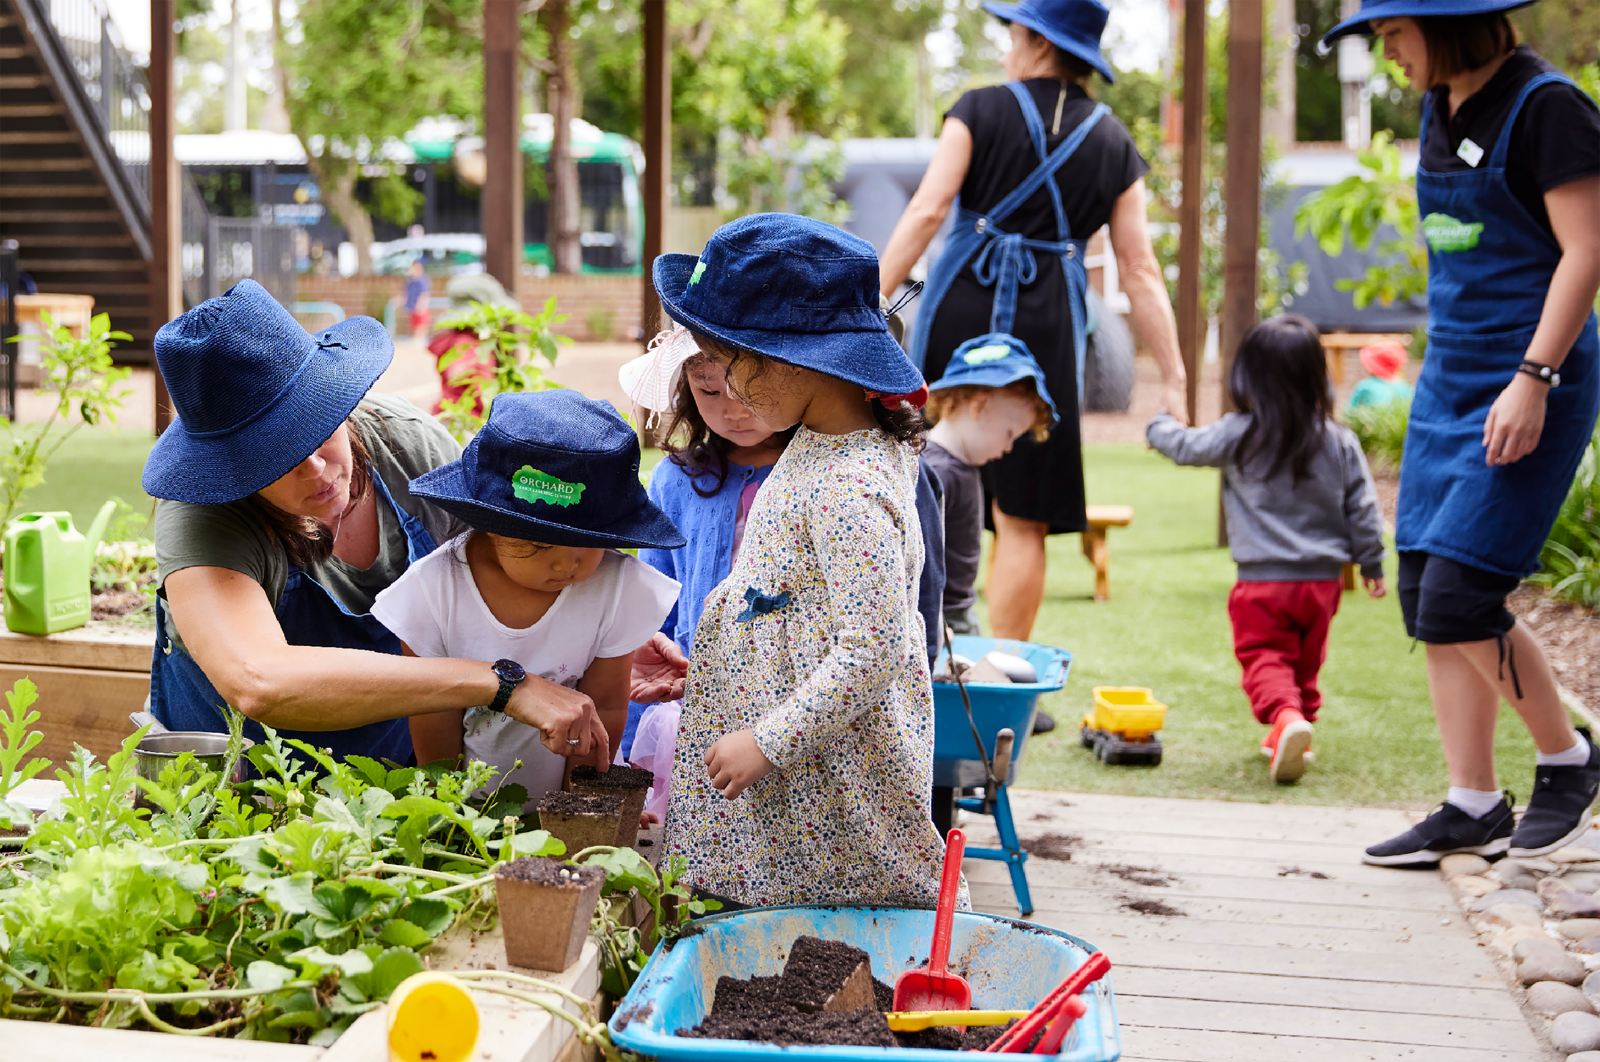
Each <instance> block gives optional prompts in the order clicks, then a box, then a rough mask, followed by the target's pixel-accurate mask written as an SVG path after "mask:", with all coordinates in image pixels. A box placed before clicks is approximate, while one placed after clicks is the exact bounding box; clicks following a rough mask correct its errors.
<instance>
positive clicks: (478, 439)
mask: <svg viewBox="0 0 1600 1062" xmlns="http://www.w3.org/2000/svg"><path fill="white" fill-rule="evenodd" d="M411 493H412V494H414V495H416V496H417V497H419V498H427V499H428V500H429V501H431V502H433V503H434V504H435V505H437V506H438V507H439V508H441V509H443V510H445V511H446V512H448V513H451V514H453V515H455V516H459V517H460V518H461V519H462V520H464V521H466V522H467V523H468V524H469V525H471V526H472V527H475V528H477V529H478V530H479V531H489V532H492V533H494V534H496V535H505V536H506V537H507V538H520V539H524V540H526V541H529V542H545V543H548V544H550V545H552V546H575V547H594V546H598V547H602V548H608V549H629V548H642V547H652V548H655V549H677V548H678V547H679V546H682V545H683V544H684V538H683V535H681V534H679V533H678V529H677V528H676V527H674V526H673V523H672V521H671V519H669V518H668V517H667V514H666V513H664V512H662V511H661V510H660V509H658V508H656V504H655V503H654V502H652V501H651V500H650V497H649V495H647V494H646V493H645V490H644V485H643V484H641V483H640V482H639V437H638V436H637V435H635V434H634V431H633V429H632V428H630V427H628V422H627V421H625V420H623V419H622V418H621V417H620V416H618V415H617V411H616V410H615V409H613V408H611V404H610V403H609V402H597V401H594V400H593V399H588V398H585V397H583V396H582V395H580V394H579V393H578V392H576V391H569V390H565V389H557V390H553V391H533V392H509V393H506V394H501V395H497V396H495V400H494V402H493V404H491V405H490V407H489V420H488V422H487V423H486V424H484V426H483V428H482V430H480V431H479V432H478V434H476V435H474V436H473V437H472V441H471V442H469V443H467V447H466V449H465V450H463V451H462V453H461V457H460V458H459V459H458V460H455V461H452V462H450V463H449V464H448V465H442V466H440V467H439V468H436V469H434V470H433V471H432V472H428V473H426V474H424V475H422V476H419V477H417V478H416V479H414V480H412V481H411Z"/></svg>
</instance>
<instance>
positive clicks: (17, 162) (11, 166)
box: [0, 155, 94, 173]
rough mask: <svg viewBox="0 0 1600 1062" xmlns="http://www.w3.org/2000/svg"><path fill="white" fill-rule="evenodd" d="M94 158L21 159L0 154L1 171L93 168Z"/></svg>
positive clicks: (20, 171)
mask: <svg viewBox="0 0 1600 1062" xmlns="http://www.w3.org/2000/svg"><path fill="white" fill-rule="evenodd" d="M92 169H94V160H93V159H87V158H82V157H79V158H75V159H19V158H17V157H16V156H14V155H0V172H12V173H26V172H28V171H29V170H37V171H40V172H44V171H46V170H49V171H57V170H92Z"/></svg>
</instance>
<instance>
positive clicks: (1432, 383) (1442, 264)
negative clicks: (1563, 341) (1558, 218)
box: [1395, 73, 1600, 577]
mask: <svg viewBox="0 0 1600 1062" xmlns="http://www.w3.org/2000/svg"><path fill="white" fill-rule="evenodd" d="M1566 80H1567V79H1566V78H1565V77H1563V76H1561V75H1560V74H1554V73H1547V74H1542V75H1540V76H1538V77H1535V78H1532V79H1530V81H1529V82H1528V83H1527V84H1526V85H1525V86H1523V88H1522V91H1521V93H1520V94H1519V95H1518V97H1517V99H1516V101H1515V102H1514V104H1513V105H1512V108H1511V110H1510V113H1509V114H1508V115H1507V116H1506V120H1505V124H1504V126H1503V127H1502V128H1501V131H1500V135H1499V137H1498V139H1497V140H1496V141H1495V143H1494V145H1493V146H1492V149H1491V151H1490V152H1489V156H1488V159H1487V160H1486V164H1485V165H1483V166H1481V167H1475V168H1472V169H1466V170H1449V171H1445V172H1433V171H1430V170H1427V169H1424V168H1422V167H1420V166H1419V167H1418V169H1417V207H1418V213H1419V214H1420V215H1421V217H1422V228H1423V232H1424V235H1425V236H1426V238H1427V242H1428V349H1427V356H1426V358H1424V360H1423V364H1422V372H1421V374H1420V376H1419V378H1418V380H1417V388H1416V395H1415V397H1414V399H1413V400H1412V406H1411V415H1410V423H1409V426H1408V429H1407V433H1406V443H1405V450H1404V454H1403V457H1402V459H1401V462H1402V463H1401V473H1400V497H1399V502H1398V506H1397V513H1396V520H1395V525H1396V526H1395V545H1396V548H1397V549H1400V550H1418V551H1422V552H1427V553H1432V554H1436V555H1439V556H1444V557H1449V558H1451V559H1453V560H1456V561H1459V562H1461V563H1463V564H1468V565H1471V566H1473V567H1476V568H1481V569H1484V570H1487V571H1492V572H1498V573H1500V574H1504V575H1511V576H1518V577H1521V576H1526V575H1529V574H1531V573H1532V572H1534V571H1536V570H1538V567H1539V552H1540V549H1541V547H1542V546H1543V544H1544V541H1545V538H1546V537H1547V536H1548V535H1549V532H1550V527H1551V525H1552V524H1553V523H1554V522H1555V518H1556V514H1557V512H1558V511H1559V509H1560V507H1561V503H1562V501H1563V499H1564V498H1565V497H1566V493H1567V489H1568V487H1570V486H1571V483H1572V477H1573V475H1574V474H1575V473H1576V471H1577V466H1578V462H1579V461H1580V460H1581V459H1582V456H1583V453H1584V451H1585V449H1586V447H1587V445H1588V442H1589V438H1590V436H1591V433H1592V432H1593V430H1594V425H1595V419H1596V416H1597V414H1600V371H1597V363H1600V339H1597V333H1596V322H1595V317H1594V315H1593V314H1591V315H1590V316H1589V320H1588V321H1587V322H1586V323H1585V325H1584V327H1583V330H1582V331H1581V332H1580V334H1579V336H1578V339H1577V342H1576V343H1574V344H1573V346H1572V348H1571V350H1570V351H1569V352H1568V354H1567V357H1566V359H1565V361H1564V362H1563V363H1562V366H1561V386H1560V387H1556V388H1552V389H1551V390H1550V392H1549V394H1548V396H1547V398H1546V403H1545V421H1544V428H1543V431H1542V432H1541V434H1540V437H1539V443H1538V446H1537V447H1535V449H1534V451H1533V452H1532V453H1531V454H1529V455H1527V456H1526V457H1524V458H1522V459H1521V460H1519V461H1517V462H1515V463H1514V464H1511V465H1503V466H1498V467H1494V468H1491V467H1489V466H1488V465H1487V463H1486V453H1485V450H1484V446H1483V426H1484V422H1485V420H1486V418H1487V416H1488V413H1489V408H1490V407H1491V406H1492V405H1493V404H1494V401H1495V399H1496V398H1498V397H1499V396H1500V394H1501V392H1502V391H1504V390H1505V388H1506V386H1507V385H1508V384H1510V383H1511V381H1512V380H1513V379H1514V378H1515V375H1516V371H1517V366H1518V364H1520V362H1521V361H1522V359H1523V358H1524V357H1525V356H1526V354H1527V349H1528V344H1529V343H1530V342H1531V341H1532V339H1533V335H1534V332H1535V331H1536V329H1537V328H1538V325H1539V321H1540V318H1541V316H1542V315H1543V312H1544V303H1545V299H1546V298H1547V296H1548V293H1549V286H1550V279H1551V277H1552V276H1553V274H1554V272H1555V269H1556V266H1557V265H1558V264H1559V262H1560V260H1561V247H1560V245H1559V244H1558V243H1557V242H1556V241H1555V239H1554V237H1553V236H1552V235H1551V234H1550V233H1549V231H1547V230H1546V229H1545V228H1544V226H1542V225H1540V224H1539V223H1538V221H1536V220H1535V219H1534V218H1533V216H1532V215H1531V214H1530V213H1529V211H1528V209H1527V208H1526V207H1525V206H1523V204H1522V203H1521V201H1520V200H1518V199H1517V197H1516V196H1515V195H1514V194H1512V192H1511V189H1510V186H1509V185H1508V184H1507V182H1506V175H1505V164H1506V159H1507V155H1508V152H1509V145H1510V141H1511V135H1512V131H1513V129H1514V127H1515V125H1516V122H1517V118H1518V116H1519V115H1520V113H1521V111H1522V108H1523V105H1524V104H1525V103H1526V102H1527V99H1528V96H1529V95H1530V94H1531V93H1532V92H1533V91H1534V90H1535V89H1538V88H1540V87H1541V86H1543V85H1547V84H1551V83H1553V82H1565V81H1566ZM1435 99H1436V97H1431V96H1430V99H1429V101H1428V103H1427V104H1426V105H1425V106H1424V108H1423V122H1422V130H1423V132H1422V135H1423V138H1424V142H1426V141H1427V138H1428V137H1429V136H1434V135H1442V131H1441V133H1439V134H1436V133H1434V132H1433V131H1432V126H1433V125H1434V124H1435V123H1433V122H1432V121H1431V120H1430V119H1431V118H1432V112H1433V108H1434V103H1435Z"/></svg>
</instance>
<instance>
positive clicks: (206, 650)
mask: <svg viewBox="0 0 1600 1062" xmlns="http://www.w3.org/2000/svg"><path fill="white" fill-rule="evenodd" d="M155 353H156V361H157V364H158V365H159V366H160V369H161V373H162V375H163V377H164V378H165V379H166V381H167V385H168V388H169V390H170V393H171V395H172V401H173V405H174V406H175V407H176V410H177V413H178V419H177V420H176V421H174V422H173V424H172V425H171V427H169V428H168V429H167V430H166V432H165V433H163V434H162V436H161V438H160V439H159V440H157V442H156V445H155V448H154V449H153V450H152V451H151V454H150V458H149V461H148V462H147V463H146V465H145V470H144V488H145V490H146V491H147V492H148V493H149V494H151V495H152V496H154V497H156V498H161V499H165V500H164V501H163V502H162V503H161V506H160V507H159V508H158V511H157V516H156V552H157V556H158V559H161V560H162V563H163V570H162V571H161V572H160V573H159V578H160V580H161V586H160V598H161V600H160V601H159V604H158V612H157V614H158V616H159V620H160V628H159V630H158V633H157V641H156V648H155V655H154V660H153V664H152V668H151V683H150V697H151V705H150V706H151V710H152V712H153V713H154V714H155V716H156V718H157V719H159V720H160V721H161V722H162V724H163V725H165V726H166V727H167V728H168V729H173V730H209V731H223V730H226V722H225V719H224V716H223V712H222V706H223V705H224V704H231V705H232V706H233V707H235V708H237V709H238V710H239V711H241V712H242V713H244V714H245V715H246V716H247V717H248V718H249V720H250V722H249V723H248V724H247V725H248V727H249V730H250V731H251V732H252V733H253V734H254V736H255V737H256V738H257V739H258V740H259V738H260V737H261V730H260V725H259V724H261V723H266V724H268V725H271V726H272V727H274V728H276V729H278V731H279V732H280V734H284V735H285V736H294V737H301V738H304V739H306V740H307V741H309V742H311V743H314V744H315V745H317V746H319V747H323V748H329V749H332V750H333V752H334V753H335V754H336V755H339V756H348V755H352V754H358V755H363V756H370V757H374V758H382V759H389V760H392V761H394V762H397V763H405V762H407V761H408V760H410V759H411V756H412V750H411V736H410V731H409V728H408V725H407V718H408V717H409V716H413V715H425V714H428V713H431V712H436V711H441V710H445V709H452V708H471V707H474V706H477V705H490V706H492V707H495V708H498V709H501V710H504V711H505V712H506V713H507V714H508V715H510V716H512V717H513V718H515V719H518V720H520V721H521V722H524V723H527V724H528V725H531V726H534V727H536V728H538V729H539V731H540V736H541V740H542V741H543V743H544V744H545V745H546V746H547V747H549V748H550V749H551V750H552V751H555V752H558V753H560V754H562V755H573V754H589V753H591V752H592V751H595V750H598V751H599V754H600V760H601V762H602V763H604V762H606V759H607V750H606V735H605V731H604V729H603V728H601V726H600V723H599V721H598V719H597V718H596V717H595V712H594V705H593V703H592V702H591V701H590V700H589V698H588V697H586V696H584V695H583V694H581V693H578V692H577V691H576V690H570V689H567V688H565V687H563V686H559V685H556V684H555V683H551V682H548V681H545V680H544V679H541V678H539V677H537V676H533V677H524V676H523V675H522V674H521V669H520V668H516V667H515V665H513V667H511V668H507V667H505V666H504V665H505V664H506V663H508V662H506V661H499V662H496V663H495V664H494V665H490V664H489V663H487V662H485V661H478V660H451V659H429V660H423V659H417V658H414V657H402V656H401V655H400V654H401V647H400V642H399V640H398V639H397V638H396V637H395V636H394V635H393V634H391V633H390V632H389V631H388V630H387V629H385V628H384V626H383V625H382V624H381V623H379V622H378V621H377V620H376V619H374V618H373V617H372V616H371V615H370V614H368V610H367V609H366V608H363V607H352V606H351V601H350V597H351V594H352V593H353V591H351V590H349V589H346V590H345V591H344V592H343V593H342V595H341V593H340V592H338V591H336V590H335V589H333V588H330V586H329V585H325V583H326V580H324V581H323V582H319V581H318V579H317V578H315V577H313V575H312V574H311V572H310V571H309V570H308V568H307V565H306V563H297V562H296V559H295V558H297V557H300V558H310V560H311V562H312V563H314V564H320V565H323V570H325V571H326V570H329V567H328V565H327V563H326V562H327V561H328V560H329V558H330V557H331V558H337V559H338V560H341V561H343V562H344V565H345V568H346V569H348V570H350V571H354V572H357V573H359V572H364V571H367V570H370V569H371V568H372V566H373V565H375V564H377V563H378V560H379V559H380V558H382V557H385V556H392V557H395V558H398V557H399V556H402V555H403V556H404V558H405V563H404V564H403V565H395V564H393V562H391V565H392V566H396V567H398V568H399V569H400V570H404V568H405V567H407V566H409V565H410V564H411V563H412V562H414V561H416V560H417V559H418V558H420V557H421V556H423V555H424V554H426V553H428V552H429V551H431V550H432V549H433V547H434V537H433V536H432V535H430V533H429V531H428V529H427V528H426V527H425V526H424V524H423V520H422V519H419V518H418V517H417V516H416V515H414V514H413V513H412V512H408V511H407V509H406V508H405V507H403V506H401V505H400V504H398V503H397V501H396V498H395V496H394V495H393V494H392V493H391V490H398V489H399V488H398V487H392V486H391V484H389V483H386V482H385V481H384V478H383V476H381V475H380V474H379V472H378V470H377V469H376V468H375V467H374V465H373V464H372V463H371V461H370V459H364V455H367V454H369V453H373V452H377V451H378V449H379V447H384V449H383V450H382V452H383V454H384V455H385V456H386V458H387V459H388V460H389V463H390V464H399V465H400V466H401V469H402V471H407V470H409V471H412V472H413V473H414V474H420V473H421V472H424V471H427V470H428V468H420V467H419V468H413V467H412V466H417V465H427V466H428V467H430V468H431V467H434V466H436V465H438V464H442V463H444V462H445V461H448V460H449V459H451V458H452V457H453V456H455V454H457V453H459V447H456V446H455V445H454V443H453V442H452V441H450V440H449V439H448V437H447V436H444V435H443V433H442V429H437V427H436V426H434V425H431V424H427V423H423V424H420V425H419V424H418V423H417V420H418V418H422V417H425V415H424V414H421V413H420V412H419V411H417V410H415V409H414V408H411V407H409V406H408V405H406V404H405V403H403V402H401V401H400V400H397V399H392V398H387V397H380V396H371V397H370V398H369V396H368V391H369V390H370V389H371V387H372V385H373V384H374V383H375V382H376V381H377V379H378V377H379V376H380V375H381V374H382V373H383V371H384V370H385V369H386V368H387V367H388V366H389V362H390V360H391V359H392V358H393V356H394V347H393V344H392V343H391V341H390V339H389V336H388V333H387V332H385V331H384V328H383V326H382V325H380V324H379V323H378V322H376V321H374V320H372V319H371V318H369V317H353V318H350V319H349V320H346V321H343V322H341V323H339V324H337V325H335V326H333V327H332V328H330V329H328V330H327V331H325V332H321V333H319V334H318V335H317V336H315V337H312V336H310V335H308V334H307V333H306V331H305V329H303V328H301V327H300V325H299V324H298V323H297V322H296V321H295V320H294V318H293V317H291V316H290V315H289V313H288V312H287V311H286V310H285V309H284V308H283V307H282V306H280V305H278V303H277V302H275V301H274V300H273V299H272V297H271V296H270V295H268V294H267V292H266V291H265V290H263V289H262V288H261V287H260V286H259V285H257V284H256V283H254V282H253V281H249V280H245V281H241V282H240V283H239V284H238V285H236V286H235V287H234V288H232V289H231V290H229V291H228V293H227V294H225V295H223V296H221V297H219V298H215V299H211V300H209V301H207V302H204V303H202V304H200V305H199V306H196V307H195V308H194V309H192V310H190V311H189V312H187V313H185V314H184V315H183V316H181V317H179V318H178V319H177V320H175V321H172V322H170V323H168V324H166V325H163V326H162V328H161V329H160V331H159V332H157V333H156V338H155ZM364 400H366V401H367V402H368V403H369V405H370V406H371V408H369V409H366V410H364V411H361V412H358V411H357V406H358V405H360V404H362V403H363V401H364ZM378 403H381V404H382V408H384V409H387V410H388V411H389V415H390V417H391V418H392V419H393V418H398V419H404V420H409V421H411V422H412V423H411V425H410V426H411V428H412V429H413V431H412V434H410V435H405V436H403V437H404V438H405V439H409V440H411V441H410V442H401V441H400V439H401V438H402V435H401V433H400V432H399V430H398V428H397V429H396V430H394V431H389V430H387V426H388V424H389V423H391V421H390V420H384V419H383V418H381V417H379V416H378V414H377V412H374V410H375V409H377V408H378V405H377V404H378ZM363 424H365V425H367V427H366V429H365V430H363V428H362V425H363ZM374 431H375V432H376V435H374ZM383 436H386V437H383ZM421 439H428V440H430V441H429V442H427V443H424V442H420V441H417V440H421ZM432 443H438V444H439V445H437V446H434V445H432ZM408 446H409V447H410V448H411V454H410V455H409V456H408V454H407V452H406V450H405V447H408ZM423 447H427V455H428V456H426V457H421V456H418V451H419V449H420V448H423ZM408 478H409V477H408ZM363 484H365V486H363ZM252 499H253V500H254V504H251V503H250V502H251V500H252ZM422 504H423V503H421V502H419V501H416V500H413V502H412V505H413V506H414V507H420V506H421V505H422ZM380 507H381V509H380ZM430 518H431V517H430ZM386 525H387V528H388V530H387V531H386V530H385V526H386ZM439 526H441V527H442V526H443V519H441V520H440V521H439ZM221 537H226V539H227V541H228V542H229V543H230V547H229V551H221V552H217V551H216V547H215V542H217V541H219V540H220V538H221ZM402 540H403V542H402ZM233 543H240V544H242V546H241V548H239V549H237V550H232V544H233ZM257 545H259V550H257V551H256V552H254V553H252V549H253V548H254V547H256V546H257ZM207 549H212V550H213V553H214V554H215V555H214V556H210V557H209V559H208V560H207V561H202V562H200V563H195V558H196V557H198V556H201V555H205V554H206V550H207ZM402 549H403V551H404V552H403V554H402V553H401V552H400V551H401V550H402ZM271 550H276V551H280V555H281V557H282V558H283V559H282V560H281V561H279V562H277V564H278V566H277V567H276V568H274V563H273V561H272V558H270V557H267V558H266V560H265V561H263V560H262V553H261V552H260V551H271ZM185 554H187V557H186V558H185V556H184V555H185ZM235 557H237V560H235ZM230 563H236V564H237V567H229V566H228V565H229V564H230ZM283 566H286V567H287V578H286V579H284V581H283V585H282V589H281V592H280V593H278V595H277V599H276V600H275V601H274V600H271V599H270V598H269V592H270V590H269V587H268V586H267V582H271V581H273V580H271V579H265V581H258V579H264V578H265V577H264V576H258V577H257V578H252V576H251V574H249V573H250V572H268V571H272V570H277V571H280V572H281V571H282V570H283ZM380 571H381V569H380ZM367 589H368V590H371V592H372V593H376V589H373V588H371V587H368V588H367ZM377 589H381V587H378V588H377ZM174 634H176V635H178V638H176V639H175V638H174ZM662 641H664V639H662ZM641 652H642V653H643V655H644V658H645V659H644V660H643V663H644V665H645V666H644V667H642V668H641V667H640V666H639V664H638V662H636V667H635V687H634V692H635V694H636V696H640V697H641V698H642V697H651V696H660V695H668V696H670V695H675V694H677V693H678V692H680V691H681V689H682V685H681V678H680V679H679V681H678V682H677V683H676V689H674V688H673V686H674V683H673V681H671V678H672V676H671V673H672V672H674V671H676V673H677V675H679V676H681V674H682V671H681V670H680V669H678V668H677V664H679V663H681V654H676V653H675V652H673V651H672V650H670V649H666V648H664V647H662V646H659V645H656V646H655V647H654V648H653V649H652V647H647V651H641ZM663 653H666V654H667V656H669V657H676V658H677V659H676V660H671V659H666V658H664V657H663V656H662V654H663ZM646 672H651V673H652V674H646ZM652 679H653V680H654V681H652ZM647 687H648V688H647Z"/></svg>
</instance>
